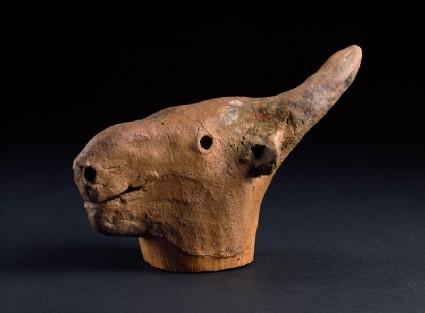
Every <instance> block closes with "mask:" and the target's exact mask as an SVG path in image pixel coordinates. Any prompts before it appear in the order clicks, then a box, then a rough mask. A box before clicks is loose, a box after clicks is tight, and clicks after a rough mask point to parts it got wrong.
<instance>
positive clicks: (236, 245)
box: [73, 45, 362, 272]
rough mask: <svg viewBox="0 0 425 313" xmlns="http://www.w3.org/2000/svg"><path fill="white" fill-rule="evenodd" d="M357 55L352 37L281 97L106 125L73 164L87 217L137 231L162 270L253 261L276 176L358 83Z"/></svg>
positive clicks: (214, 102) (113, 228) (228, 101)
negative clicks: (310, 132)
mask: <svg viewBox="0 0 425 313" xmlns="http://www.w3.org/2000/svg"><path fill="white" fill-rule="evenodd" d="M361 57H362V52H361V49H360V48H359V47H358V46H355V45H353V46H350V47H348V48H345V49H343V50H341V51H338V52H337V53H335V54H334V55H332V56H331V57H330V58H329V59H328V60H327V62H326V63H325V64H324V65H323V66H322V67H321V68H320V69H319V70H318V71H317V73H315V74H313V75H312V76H310V77H309V78H308V79H307V80H306V81H304V83H302V84H301V85H300V86H298V87H296V88H295V89H292V90H290V91H287V92H284V93H281V94H278V95H277V96H273V97H268V98H248V97H225V98H217V99H211V100H207V101H202V102H199V103H195V104H191V105H181V106H176V107H170V108H167V109H164V110H162V111H159V112H157V113H155V114H153V115H151V116H149V117H147V118H145V119H142V120H137V121H133V122H129V123H123V124H118V125H114V126H111V127H109V128H107V129H105V130H104V131H102V132H100V133H99V134H97V135H96V136H95V137H93V138H92V139H91V140H90V142H89V143H88V144H87V145H86V146H85V148H84V149H83V151H82V152H81V153H80V154H79V155H78V156H77V158H76V159H75V161H74V164H73V169H74V174H75V182H76V184H77V186H78V188H79V190H80V192H81V195H82V197H83V199H84V201H85V202H84V207H85V208H86V210H87V213H88V218H89V220H90V223H91V225H92V226H93V227H94V228H95V229H96V230H97V231H99V232H101V233H103V234H106V235H112V236H131V237H139V240H140V246H141V250H142V254H143V258H144V260H145V261H146V262H148V263H149V264H151V265H152V266H154V267H157V268H161V269H164V270H170V271H182V272H183V271H186V272H201V271H218V270H224V269H229V268H235V267H240V266H244V265H246V264H249V263H251V262H252V261H253V258H254V242H255V234H256V231H257V226H258V217H259V212H260V205H261V201H262V199H263V196H264V193H265V192H266V189H267V187H268V185H269V183H270V181H271V179H272V177H273V175H274V174H275V173H276V170H277V169H278V168H279V166H280V165H281V163H282V161H283V160H284V159H285V158H286V156H287V155H288V154H289V153H290V152H291V151H292V149H293V148H294V147H295V146H296V145H297V143H298V142H299V141H300V140H301V138H302V137H303V136H304V134H305V133H306V132H307V131H308V130H309V129H310V128H311V127H312V126H313V125H315V124H316V123H317V122H318V121H319V120H320V119H321V118H322V117H323V116H324V115H325V114H326V113H327V112H328V110H329V109H330V108H331V107H332V106H333V105H334V103H335V102H336V101H337V100H338V99H339V97H340V96H341V95H342V94H343V93H344V91H345V90H346V89H347V88H348V86H350V84H351V83H352V82H353V80H354V78H355V76H356V74H357V71H358V69H359V66H360V62H361Z"/></svg>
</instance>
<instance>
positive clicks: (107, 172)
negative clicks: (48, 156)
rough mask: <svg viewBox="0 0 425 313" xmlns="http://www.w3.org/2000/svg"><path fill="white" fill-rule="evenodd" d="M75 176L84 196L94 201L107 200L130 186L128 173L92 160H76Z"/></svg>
mask: <svg viewBox="0 0 425 313" xmlns="http://www.w3.org/2000/svg"><path fill="white" fill-rule="evenodd" d="M74 176H75V182H76V184H77V185H78V188H79V189H80V192H81V195H82V196H83V198H84V199H85V200H86V201H90V202H94V203H97V202H102V201H106V200H108V199H110V198H112V197H114V196H116V195H118V194H120V193H122V192H123V191H124V190H126V189H127V188H128V182H127V179H126V177H125V176H126V175H123V173H121V172H120V171H117V170H116V169H115V168H107V167H106V168H105V167H104V166H101V165H100V164H93V163H92V162H87V161H82V162H76V163H75V165H74Z"/></svg>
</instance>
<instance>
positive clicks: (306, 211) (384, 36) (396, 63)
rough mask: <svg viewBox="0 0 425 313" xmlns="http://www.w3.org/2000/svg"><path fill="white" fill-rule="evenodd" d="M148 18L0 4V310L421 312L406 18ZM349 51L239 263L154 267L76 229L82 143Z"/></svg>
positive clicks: (255, 92)
mask: <svg viewBox="0 0 425 313" xmlns="http://www.w3.org/2000/svg"><path fill="white" fill-rule="evenodd" d="M164 8H165V4H164ZM164 8H162V10H157V11H152V10H149V9H147V8H137V9H136V8H131V9H130V8H128V9H122V8H116V6H115V5H113V4H111V3H106V4H104V5H98V6H93V7H89V6H88V5H87V6H83V7H80V8H59V7H54V6H49V7H44V8H41V7H38V8H29V7H28V8H22V9H20V10H13V11H8V10H5V11H3V13H2V21H1V22H2V32H1V42H2V44H1V47H2V48H1V53H2V57H1V75H2V78H3V79H2V80H3V82H2V84H1V104H2V105H1V110H2V111H1V115H0V116H1V131H2V135H3V136H2V144H1V146H2V149H1V156H0V157H1V159H0V161H1V162H0V170H1V172H0V173H1V176H0V183H1V185H0V187H1V189H0V199H1V202H0V222H1V228H0V235H1V237H0V243H1V246H0V256H1V258H0V266H1V267H0V279H1V280H0V284H1V285H0V294H1V301H0V311H1V312H48V311H49V312H93V311H99V312H159V311H185V312H200V311H202V312H217V311H226V312H259V311H267V312H286V311H287V312H424V311H425V283H424V281H425V227H424V226H425V212H424V203H425V201H424V200H425V192H424V187H425V182H424V177H425V176H424V174H425V166H424V156H425V153H424V152H425V151H424V147H423V135H424V126H423V111H424V110H423V106H424V102H423V98H422V93H423V87H422V85H423V78H422V76H423V74H422V73H423V48H420V47H421V42H422V41H423V33H422V32H421V31H420V24H421V23H420V19H419V18H417V17H416V16H415V14H414V12H415V10H414V8H412V9H411V11H408V12H404V11H403V10H401V9H399V8H396V9H395V10H394V13H393V14H389V13H388V12H380V14H378V15H375V16H373V17H372V18H366V17H365V16H363V15H361V14H359V15H357V16H354V17H348V16H345V13H346V12H345V11H341V12H338V14H334V15H331V16H329V17H325V16H321V15H320V16H316V18H315V19H310V18H308V17H306V16H304V15H303V14H301V13H302V12H303V11H302V10H293V9H290V8H286V10H282V9H278V8H276V9H273V8H269V9H268V10H260V9H254V10H251V11H250V12H248V13H242V12H232V13H230V12H227V13H224V12H225V11H224V10H222V11H221V12H220V11H218V12H217V13H215V12H214V13H212V11H211V10H210V9H209V8H206V9H202V10H201V9H199V10H196V11H195V12H194V13H191V12H190V11H186V13H184V14H182V13H180V12H177V11H174V9H173V8H169V7H167V10H166V12H168V13H166V12H165V11H164ZM192 9H193V8H192ZM195 9H196V8H195ZM317 15H319V14H317ZM336 16H337V17H338V19H336ZM317 17H318V18H317ZM351 44H357V45H359V46H361V47H362V49H363V62H362V65H361V68H360V71H359V73H358V75H357V78H356V79H355V81H354V83H353V84H352V85H351V87H350V88H349V89H348V90H347V92H346V93H345V94H344V95H343V96H342V97H341V99H340V100H339V101H338V103H337V104H336V105H335V107H334V108H332V109H331V111H330V112H329V113H328V114H327V115H326V116H325V117H324V118H323V119H322V120H321V121H320V122H319V123H318V124H317V125H316V126H315V127H314V128H313V129H312V130H311V131H310V132H309V133H308V134H307V135H306V136H305V137H304V139H303V140H302V142H301V143H300V144H299V145H298V146H297V148H296V149H295V150H294V151H293V152H292V154H291V155H290V156H289V157H288V159H287V160H286V161H285V163H284V164H283V165H282V167H281V168H280V170H279V171H278V173H277V175H276V176H275V179H274V180H273V182H272V185H271V186H270V188H269V190H268V191H267V194H266V196H265V199H264V201H263V205H262V210H261V216H260V225H259V229H258V233H257V242H256V254H255V260H254V262H253V263H252V264H251V265H249V266H247V267H244V268H240V269H235V270H228V271H223V272H217V273H201V274H182V273H168V272H164V271H161V270H156V269H153V268H151V267H150V266H149V265H147V264H146V263H144V261H143V260H142V258H141V254H140V251H139V248H138V244H137V240H136V239H134V238H112V237H106V236H103V235H100V234H98V233H96V232H95V231H94V230H92V229H91V227H90V225H89V223H88V220H87V218H86V214H85V212H84V209H83V202H82V200H81V197H80V195H79V193H78V190H77V188H76V186H75V185H74V182H73V173H72V160H73V159H74V158H75V156H76V155H77V154H78V153H79V151H81V149H82V148H83V147H84V145H85V143H86V142H87V141H88V140H89V139H90V138H91V137H92V136H94V135H95V134H96V133H98V132H99V131H101V130H103V129H104V128H106V127H108V126H110V125H112V124H116V123H120V122H126V121H130V120H135V119H141V118H144V117H146V116H148V115H149V114H151V113H154V112H156V111H158V110H160V109H163V108H166V107H169V106H174V105H179V104H188V103H194V102H198V101H201V100H206V99H210V98H215V97H221V96H248V97H264V96H270V95H275V94H277V93H279V92H282V91H285V90H288V89H291V88H294V87H295V86H297V85H298V84H300V83H301V82H302V81H303V80H304V79H305V78H307V77H308V76H309V75H310V74H312V73H313V72H315V71H316V70H317V69H318V67H319V66H320V65H321V64H322V63H323V62H324V61H325V60H326V59H327V58H328V57H329V56H330V55H331V54H333V53H334V52H336V51H337V50H340V49H342V48H345V47H346V46H349V45H351Z"/></svg>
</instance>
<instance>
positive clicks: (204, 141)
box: [200, 135, 213, 150]
mask: <svg viewBox="0 0 425 313" xmlns="http://www.w3.org/2000/svg"><path fill="white" fill-rule="evenodd" d="M200 143H201V147H202V148H203V149H205V150H208V149H209V148H211V146H212V144H213V140H212V137H211V136H207V135H205V136H203V137H202V138H201V141H200Z"/></svg>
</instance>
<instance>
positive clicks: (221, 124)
mask: <svg viewBox="0 0 425 313" xmlns="http://www.w3.org/2000/svg"><path fill="white" fill-rule="evenodd" d="M252 102H253V100H252V99H251V98H243V97H238V98H235V97H228V98H217V99H212V100H207V101H202V102H199V103H196V104H192V105H181V106H176V107H171V108H168V109H165V110H162V111H159V112H157V113H155V114H153V115H151V116H149V117H148V118H147V120H149V122H150V123H155V124H156V123H158V124H162V125H164V126H168V127H170V126H171V125H172V126H173V127H174V128H176V129H179V128H199V127H203V128H205V130H207V131H213V132H219V131H221V130H224V129H228V128H234V127H240V126H243V125H246V124H250V121H251V120H254V118H255V114H254V110H253V109H252Z"/></svg>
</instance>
